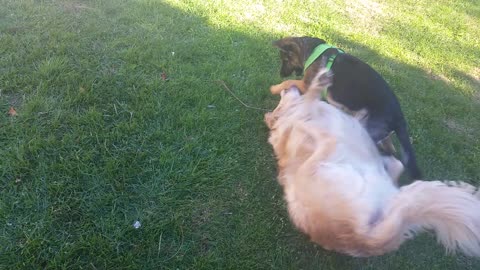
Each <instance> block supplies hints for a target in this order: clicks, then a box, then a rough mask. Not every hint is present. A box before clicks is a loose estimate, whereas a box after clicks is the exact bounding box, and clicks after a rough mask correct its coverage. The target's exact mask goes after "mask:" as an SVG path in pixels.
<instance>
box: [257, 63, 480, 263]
mask: <svg viewBox="0 0 480 270" xmlns="http://www.w3.org/2000/svg"><path fill="white" fill-rule="evenodd" d="M330 81H331V80H330V75H329V74H328V72H326V71H325V70H321V71H320V72H319V73H318V74H317V76H316V78H315V80H314V82H315V83H313V84H312V85H311V86H310V87H309V89H307V93H306V94H305V95H301V93H300V92H299V91H298V89H296V88H290V89H286V90H283V91H282V93H281V100H280V102H279V104H278V106H277V107H276V108H275V110H274V111H273V112H270V113H267V114H265V122H266V124H267V126H268V127H269V129H270V136H269V143H270V144H271V145H272V146H273V150H274V153H275V155H276V157H277V160H278V169H279V175H278V180H279V183H280V184H281V185H282V187H283V189H284V194H285V199H286V201H287V204H288V212H289V215H290V218H291V220H292V222H293V223H294V224H295V226H296V227H297V228H299V229H300V230H301V231H303V232H304V233H306V234H307V235H309V236H310V238H311V240H312V241H314V242H315V243H318V244H319V245H321V246H322V247H324V248H325V249H329V250H335V251H338V252H342V253H346V254H349V255H351V256H358V257H364V256H376V255H381V254H384V253H386V252H390V251H393V250H396V249H398V248H399V246H400V245H401V244H402V243H403V242H404V241H405V240H407V239H409V238H411V237H413V236H414V235H415V233H417V232H421V231H422V230H433V231H434V232H435V233H436V235H437V238H438V241H439V242H440V243H441V244H443V245H444V246H445V248H446V250H447V251H448V252H454V251H456V250H460V251H462V252H464V253H465V254H467V255H471V256H480V199H479V196H478V192H477V193H475V192H476V188H474V187H473V186H471V185H469V184H466V183H462V182H440V181H428V182H427V181H415V182H414V183H412V184H410V185H408V186H404V187H402V188H398V187H397V186H396V183H395V181H396V178H397V177H398V175H399V174H400V173H401V171H400V173H399V171H398V170H399V167H398V166H397V165H395V164H396V162H398V161H395V160H385V158H382V156H381V155H380V153H379V152H378V150H377V148H376V146H375V145H374V143H373V141H372V139H371V138H370V137H369V135H368V133H367V132H366V130H365V129H364V128H363V127H362V125H361V124H360V123H359V121H358V120H357V119H355V118H353V117H352V116H350V115H347V114H345V113H344V112H342V111H340V110H339V109H337V108H335V107H334V106H331V105H329V104H328V103H325V102H322V101H320V100H319V98H318V93H319V91H320V90H321V89H323V88H324V87H327V86H328V85H329V83H330ZM392 164H393V165H392ZM391 168H393V169H391ZM400 170H401V169H400Z"/></svg>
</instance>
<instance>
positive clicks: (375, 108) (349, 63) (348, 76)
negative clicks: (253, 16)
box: [270, 37, 422, 179]
mask: <svg viewBox="0 0 480 270" xmlns="http://www.w3.org/2000/svg"><path fill="white" fill-rule="evenodd" d="M323 43H325V41H324V40H322V39H318V38H312V37H287V38H283V39H280V40H277V41H275V42H274V43H273V44H274V46H276V47H278V48H279V49H280V57H281V60H282V68H281V70H280V75H281V76H282V77H287V76H289V75H291V74H292V73H293V72H295V73H296V74H297V76H298V75H301V74H302V73H303V69H304V65H305V61H306V60H307V58H308V57H309V56H310V54H311V53H312V52H313V50H314V49H315V48H316V47H317V46H318V45H320V44H323ZM335 53H338V52H337V49H335V48H330V49H328V50H326V51H325V52H324V53H323V55H322V56H321V57H319V58H318V59H316V60H315V61H314V62H313V63H312V64H311V65H310V66H309V67H308V68H307V70H306V71H305V74H304V76H303V79H302V80H287V81H284V82H282V83H281V84H277V85H273V86H272V87H271V88H270V91H271V92H272V94H279V93H280V92H281V91H282V90H284V89H289V88H290V87H292V86H296V87H297V88H298V89H299V90H300V92H302V93H305V91H306V89H308V87H309V86H310V85H311V83H312V80H313V79H314V77H315V75H316V74H317V73H318V71H319V69H320V68H321V67H323V66H324V63H322V62H321V60H320V59H321V58H325V57H329V56H330V55H332V54H335ZM331 70H332V71H333V74H334V77H333V83H332V85H331V86H330V87H329V88H328V94H327V101H328V102H329V103H330V104H332V105H334V106H336V107H339V108H341V109H343V110H345V111H347V112H349V113H353V114H355V113H361V114H363V116H364V117H363V121H362V123H363V124H364V126H365V128H366V129H367V131H368V133H369V134H370V137H371V138H372V139H373V141H374V142H375V143H377V145H378V146H379V148H380V149H381V150H382V151H383V153H384V154H387V155H393V154H394V152H395V148H394V147H393V144H392V141H391V138H390V135H391V134H392V133H393V132H395V133H396V134H397V137H398V140H399V142H400V144H401V147H402V150H403V153H402V154H403V155H402V162H403V163H404V165H405V167H406V168H407V171H408V172H409V174H410V177H411V178H413V179H421V178H422V174H421V172H420V169H419V168H418V166H417V161H416V158H415V152H414V150H413V147H412V145H411V143H410V137H409V135H408V130H407V123H406V121H405V117H404V116H403V113H402V110H401V108H400V104H399V102H398V100H397V98H396V96H395V94H394V93H393V92H392V90H391V89H390V87H389V86H388V84H387V82H386V81H385V80H384V79H383V78H382V76H380V74H378V72H376V71H375V70H374V69H373V68H371V67H370V66H369V65H367V64H366V63H365V62H363V61H361V60H359V59H358V58H356V57H354V56H352V55H350V54H347V53H338V55H337V57H336V58H335V62H334V63H333V65H332V67H331ZM357 118H358V117H357Z"/></svg>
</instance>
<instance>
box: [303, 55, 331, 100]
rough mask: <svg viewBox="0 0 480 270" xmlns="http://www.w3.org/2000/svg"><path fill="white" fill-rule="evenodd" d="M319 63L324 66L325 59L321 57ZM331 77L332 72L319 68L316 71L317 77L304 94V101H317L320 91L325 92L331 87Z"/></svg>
mask: <svg viewBox="0 0 480 270" xmlns="http://www.w3.org/2000/svg"><path fill="white" fill-rule="evenodd" d="M321 61H322V62H321V64H320V66H322V67H323V66H325V62H326V58H325V57H323V58H322V59H321ZM332 77H333V72H332V71H330V70H328V69H326V68H321V69H320V70H319V71H318V73H317V75H315V78H314V79H313V80H312V82H311V84H310V86H309V87H308V89H307V92H306V93H305V100H307V101H312V100H317V99H318V98H319V96H320V93H321V91H326V89H327V88H328V87H329V86H330V85H332Z"/></svg>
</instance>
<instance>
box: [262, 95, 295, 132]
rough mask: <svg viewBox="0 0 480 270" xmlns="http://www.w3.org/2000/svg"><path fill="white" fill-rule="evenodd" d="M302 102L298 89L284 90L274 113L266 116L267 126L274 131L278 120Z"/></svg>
mask: <svg viewBox="0 0 480 270" xmlns="http://www.w3.org/2000/svg"><path fill="white" fill-rule="evenodd" d="M301 100H302V96H301V93H300V90H298V88H296V87H291V88H290V89H285V90H282V92H281V93H280V102H279V103H278V105H277V107H276V108H275V109H274V110H273V112H268V113H266V114H265V116H264V121H265V124H267V127H268V128H269V129H270V130H272V129H273V128H274V126H275V123H276V122H277V120H278V118H279V117H280V116H282V115H283V114H285V113H286V112H287V111H288V110H289V109H291V108H292V107H294V106H295V105H296V104H298V103H299V101H301Z"/></svg>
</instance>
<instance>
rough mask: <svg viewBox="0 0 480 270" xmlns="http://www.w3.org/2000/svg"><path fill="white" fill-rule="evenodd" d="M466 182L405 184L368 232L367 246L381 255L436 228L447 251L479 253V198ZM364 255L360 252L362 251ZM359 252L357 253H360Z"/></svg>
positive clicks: (471, 254) (477, 254) (370, 250)
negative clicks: (422, 232) (424, 231)
mask: <svg viewBox="0 0 480 270" xmlns="http://www.w3.org/2000/svg"><path fill="white" fill-rule="evenodd" d="M475 192H476V188H474V187H473V186H471V185H469V184H466V183H461V182H460V183H454V182H448V183H442V182H439V181H429V182H425V181H416V182H414V183H413V184H411V185H408V186H404V187H402V188H401V190H400V192H399V193H398V194H397V195H396V196H395V197H394V198H392V201H391V202H390V203H389V204H388V205H387V206H386V208H385V209H384V212H383V219H381V220H380V221H379V222H377V224H376V225H373V227H370V229H369V231H367V232H365V234H363V236H364V237H365V238H364V240H365V242H364V243H368V244H367V247H365V246H364V248H366V249H364V250H369V253H370V254H365V255H367V256H368V255H380V254H383V253H385V252H388V251H392V250H395V249H397V248H398V247H399V246H400V245H401V244H402V243H403V242H404V241H405V240H406V239H408V238H411V237H412V236H414V234H415V233H417V232H421V231H423V230H433V231H434V232H435V234H436V236H437V239H438V242H440V243H441V244H442V245H443V246H445V248H446V250H447V252H455V251H457V250H460V251H462V252H463V253H465V254H466V255H469V256H480V200H479V196H478V195H479V192H476V193H475ZM359 254H360V255H361V252H359ZM357 255H358V254H357Z"/></svg>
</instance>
